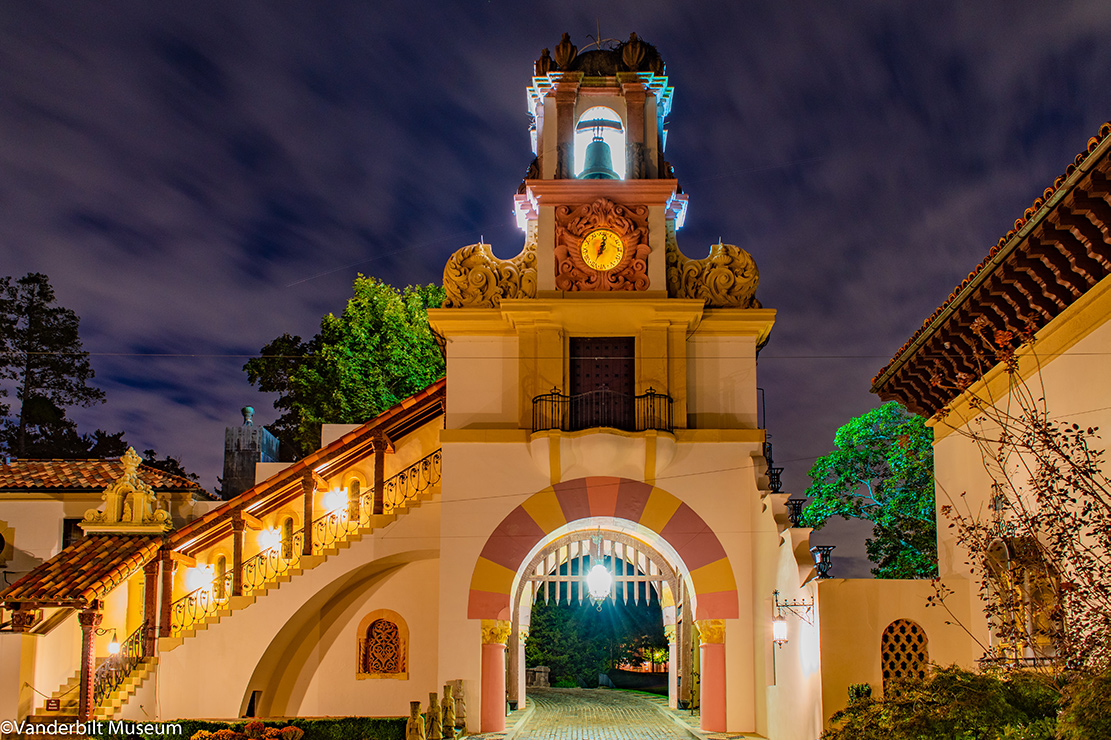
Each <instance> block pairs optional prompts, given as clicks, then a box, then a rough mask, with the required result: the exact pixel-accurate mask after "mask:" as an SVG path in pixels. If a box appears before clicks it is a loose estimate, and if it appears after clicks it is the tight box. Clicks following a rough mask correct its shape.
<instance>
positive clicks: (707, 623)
mask: <svg viewBox="0 0 1111 740" xmlns="http://www.w3.org/2000/svg"><path fill="white" fill-rule="evenodd" d="M695 624H696V625H698V636H699V639H700V640H701V641H702V642H709V643H722V642H725V620H724V619H699V620H698V621H697V622H695Z"/></svg>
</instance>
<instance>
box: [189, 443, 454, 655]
mask: <svg viewBox="0 0 1111 740" xmlns="http://www.w3.org/2000/svg"><path fill="white" fill-rule="evenodd" d="M440 470H441V452H440V450H436V451H435V452H433V453H431V454H430V455H427V456H425V457H423V458H421V459H420V460H418V461H417V462H415V463H413V464H412V465H410V466H409V467H407V468H405V469H404V470H402V471H401V472H400V473H398V474H396V475H394V476H392V477H390V478H388V479H387V480H386V481H385V483H384V484H383V490H384V492H385V496H384V497H385V502H384V503H385V511H386V513H389V512H390V511H392V510H393V509H395V508H397V507H399V506H401V505H402V504H404V503H405V502H406V501H411V500H412V499H415V498H417V497H418V496H420V495H422V494H424V493H426V492H427V491H429V490H431V489H432V488H433V487H434V486H435V485H436V484H437V483H439V482H440V476H441V473H440ZM373 512H374V491H373V490H369V491H366V492H364V493H363V495H362V496H360V497H359V501H358V502H357V503H356V504H355V505H354V506H351V505H347V506H343V507H340V508H337V509H335V510H332V511H328V512H325V513H324V514H321V515H320V516H318V517H317V518H316V519H314V520H313V521H312V522H311V523H310V524H309V527H310V532H311V533H312V552H313V554H314V555H319V554H320V553H322V552H323V551H324V550H325V549H327V548H329V547H331V546H332V545H335V544H336V543H338V542H342V541H343V540H346V539H347V538H348V537H350V536H351V535H352V534H354V533H355V532H357V531H359V529H361V528H363V527H365V526H367V525H368V524H369V522H370V517H371V515H372V514H373ZM304 543H305V530H304V529H298V530H297V531H296V532H293V533H292V535H291V536H290V538H289V541H288V542H287V541H283V542H281V543H279V544H277V545H275V546H274V547H271V548H268V549H266V550H263V551H262V552H259V553H258V554H256V555H253V556H252V557H250V558H248V559H247V560H245V561H244V562H243V565H242V566H241V569H240V572H241V573H242V579H241V583H240V586H241V589H242V593H243V594H245V595H250V594H251V593H253V592H255V591H257V590H259V589H261V588H263V587H264V586H266V585H268V584H269V583H271V582H273V581H274V580H275V579H276V578H278V577H279V576H282V575H285V574H287V573H289V571H291V570H292V569H293V568H295V567H297V565H298V564H299V563H300V559H301V553H302V551H303V549H304ZM286 555H288V556H289V557H286ZM232 576H233V574H232V572H231V571H230V570H229V571H228V572H227V573H225V574H224V575H223V576H217V577H216V578H214V579H213V581H212V583H209V584H206V585H204V586H201V587H200V588H197V589H194V590H193V591H190V592H189V593H188V594H186V595H185V596H183V597H181V598H180V599H178V600H177V601H175V602H173V604H172V605H171V610H170V611H171V618H170V626H171V632H172V633H173V634H177V633H179V632H181V631H183V630H186V629H188V628H190V627H192V626H193V625H194V624H197V623H199V622H202V621H203V620H204V619H205V618H207V617H209V616H211V615H213V614H215V613H216V612H217V611H218V610H219V609H220V607H221V606H223V605H224V604H225V603H226V602H227V600H228V599H229V598H230V597H231V596H232V588H233V578H232Z"/></svg>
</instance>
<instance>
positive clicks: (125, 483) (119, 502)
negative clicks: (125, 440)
mask: <svg viewBox="0 0 1111 740" xmlns="http://www.w3.org/2000/svg"><path fill="white" fill-rule="evenodd" d="M120 461H121V462H122V463H123V475H121V476H120V477H119V478H117V479H116V480H115V481H113V482H112V483H111V484H110V485H109V486H108V487H107V488H105V489H104V493H103V494H102V495H101V500H102V501H104V507H103V510H100V511H98V510H96V509H89V510H88V511H86V512H85V518H84V519H83V520H82V521H81V528H82V529H84V530H85V531H86V532H124V533H126V532H144V533H145V532H164V531H166V530H168V529H170V528H172V527H173V523H172V522H171V521H170V512H168V511H166V510H164V509H160V508H159V505H158V497H157V496H156V495H155V493H154V489H153V488H151V487H150V486H149V485H148V484H146V483H145V482H143V480H142V479H141V478H140V477H139V463H141V462H142V461H143V460H142V458H141V457H139V454H138V453H137V452H135V449H134V448H132V447H128V448H127V452H126V453H124V455H123V457H121V458H120Z"/></svg>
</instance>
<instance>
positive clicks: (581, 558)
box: [506, 520, 691, 707]
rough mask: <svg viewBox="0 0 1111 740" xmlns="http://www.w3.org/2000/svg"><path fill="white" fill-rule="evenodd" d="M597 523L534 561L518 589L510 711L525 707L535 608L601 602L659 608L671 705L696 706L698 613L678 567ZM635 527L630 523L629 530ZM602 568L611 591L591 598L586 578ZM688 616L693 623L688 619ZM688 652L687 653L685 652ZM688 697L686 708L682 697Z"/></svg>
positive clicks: (554, 543)
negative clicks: (693, 645) (693, 648)
mask: <svg viewBox="0 0 1111 740" xmlns="http://www.w3.org/2000/svg"><path fill="white" fill-rule="evenodd" d="M589 523H591V522H590V520H583V521H581V522H578V523H577V524H579V525H583V526H582V527H581V528H578V529H576V530H575V531H572V532H569V533H566V534H562V535H559V536H556V537H554V538H551V539H549V540H548V541H547V542H546V543H545V544H544V545H543V546H542V548H541V549H540V550H539V552H537V553H536V554H535V555H534V556H533V557H532V558H531V560H530V561H529V563H528V565H527V566H525V568H524V569H523V571H522V577H521V578H520V579H519V580H518V582H517V587H516V590H515V592H514V597H513V601H512V603H513V615H512V627H511V631H510V634H509V638H508V642H507V644H506V653H507V664H508V665H507V674H506V684H507V688H508V697H509V701H510V704H511V705H514V704H517V703H518V702H520V701H521V700H523V699H524V697H525V694H526V692H527V689H526V686H527V682H526V680H525V668H526V663H525V642H526V638H527V635H528V631H529V628H530V626H531V616H530V611H531V609H532V607H533V605H534V604H539V603H543V604H549V603H551V602H555V603H556V604H565V605H568V606H575V605H578V606H582V605H584V604H587V603H592V604H596V605H597V607H598V609H599V611H601V608H602V605H603V604H602V602H609V603H608V604H607V606H610V605H612V606H613V607H614V608H617V606H618V605H619V604H620V605H623V606H624V607H625V609H626V610H628V609H630V608H632V609H636V608H638V607H655V609H656V610H658V612H659V615H658V616H659V618H660V619H661V621H662V624H660V625H659V626H660V627H661V628H662V629H661V630H660V632H659V633H658V634H659V635H661V636H663V637H665V639H666V640H667V660H666V663H667V668H666V670H667V676H666V677H665V683H664V686H665V687H666V691H667V695H668V698H669V703H670V704H671V706H673V707H674V706H676V705H677V703H678V702H680V701H683V702H689V701H690V700H691V696H690V691H691V681H690V676H691V660H690V637H691V620H690V617H689V615H690V614H691V609H690V606H689V604H687V603H686V602H687V599H686V596H687V593H688V589H687V587H686V585H685V584H684V579H683V575H684V574H680V573H679V572H678V571H677V570H676V567H675V565H674V564H673V562H670V561H669V560H668V558H667V557H665V556H664V555H663V554H662V553H661V552H659V551H658V550H656V549H655V548H654V547H652V546H650V545H648V544H647V543H646V542H645V541H644V540H643V539H642V538H639V537H636V536H634V535H633V534H630V533H629V532H627V531H621V530H615V529H613V528H612V527H607V526H604V525H603V523H602V522H598V523H597V526H596V527H594V528H591V527H590V526H587V525H588V524H589ZM624 526H625V527H628V526H629V523H628V522H625V523H624ZM595 566H601V568H602V570H603V572H604V573H606V574H607V575H608V577H609V582H610V583H609V591H608V593H606V594H605V595H604V596H603V597H601V598H599V597H597V596H596V595H593V594H591V593H589V589H588V585H587V580H586V579H587V576H588V574H589V573H590V572H591V571H592V570H593V568H594V567H595ZM684 615H686V617H684ZM679 646H686V650H685V651H683V650H681V649H678V647H679ZM680 688H682V689H684V694H685V696H684V698H683V699H682V700H680V698H679V696H680V695H679V690H680Z"/></svg>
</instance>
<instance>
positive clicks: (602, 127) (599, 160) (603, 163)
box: [574, 105, 625, 180]
mask: <svg viewBox="0 0 1111 740" xmlns="http://www.w3.org/2000/svg"><path fill="white" fill-rule="evenodd" d="M574 156H575V170H574V171H575V177H577V178H579V179H580V180H624V179H625V127H624V126H623V125H622V123H621V117H620V116H619V115H617V113H616V112H615V111H614V110H613V109H612V108H607V107H606V106H604V105H596V106H594V107H593V108H587V109H586V110H585V111H583V113H582V115H580V116H579V120H578V122H577V123H576V124H575V155H574Z"/></svg>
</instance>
